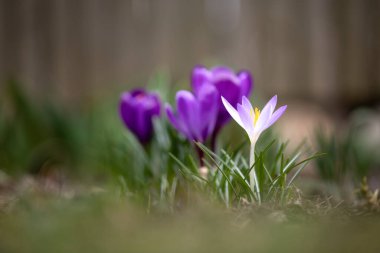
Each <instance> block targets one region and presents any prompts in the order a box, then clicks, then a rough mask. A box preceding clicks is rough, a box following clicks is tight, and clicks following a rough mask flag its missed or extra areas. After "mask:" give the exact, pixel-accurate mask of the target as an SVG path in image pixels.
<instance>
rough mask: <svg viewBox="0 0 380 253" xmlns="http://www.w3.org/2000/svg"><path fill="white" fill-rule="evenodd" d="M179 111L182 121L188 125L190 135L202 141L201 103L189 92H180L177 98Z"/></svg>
mask: <svg viewBox="0 0 380 253" xmlns="http://www.w3.org/2000/svg"><path fill="white" fill-rule="evenodd" d="M176 101H177V110H178V115H179V119H180V121H182V122H183V123H184V125H186V127H187V129H188V130H189V133H191V134H192V137H193V138H194V139H196V140H200V139H201V129H200V126H201V123H200V117H199V112H200V108H199V103H198V101H197V100H196V99H195V97H194V95H193V94H192V93H191V92H189V91H179V92H177V96H176Z"/></svg>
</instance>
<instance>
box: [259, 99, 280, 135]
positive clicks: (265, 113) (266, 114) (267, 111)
mask: <svg viewBox="0 0 380 253" xmlns="http://www.w3.org/2000/svg"><path fill="white" fill-rule="evenodd" d="M276 102H277V97H276V96H274V97H272V98H271V99H270V100H269V102H268V103H267V104H266V105H265V106H264V108H263V110H262V111H261V113H260V116H259V119H258V120H257V122H256V125H255V132H257V133H258V134H260V133H261V132H262V131H264V130H265V129H266V128H267V127H266V126H267V125H268V121H269V119H270V117H271V115H272V112H273V110H274V108H273V105H274V106H275V105H276V104H275V103H276Z"/></svg>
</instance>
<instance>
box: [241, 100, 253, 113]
mask: <svg viewBox="0 0 380 253" xmlns="http://www.w3.org/2000/svg"><path fill="white" fill-rule="evenodd" d="M242 104H243V107H244V108H245V109H246V110H247V111H248V112H250V111H251V110H252V111H253V107H252V104H251V102H249V100H248V98H247V97H246V96H243V99H242Z"/></svg>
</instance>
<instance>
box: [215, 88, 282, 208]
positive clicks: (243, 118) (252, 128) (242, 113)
mask: <svg viewBox="0 0 380 253" xmlns="http://www.w3.org/2000/svg"><path fill="white" fill-rule="evenodd" d="M222 102H223V105H224V107H225V108H226V110H227V111H228V113H229V114H230V115H231V116H232V118H233V119H234V120H235V121H236V122H237V123H238V124H239V125H240V126H241V127H242V128H243V129H244V130H245V131H246V132H247V134H248V137H249V140H250V142H251V150H250V162H249V165H250V168H252V166H253V165H254V163H255V145H256V142H257V140H258V139H259V137H260V135H261V133H262V132H263V131H264V130H265V129H267V128H269V127H270V126H271V125H273V123H275V122H276V121H277V120H278V119H279V118H280V117H281V115H282V114H283V113H284V112H285V110H286V107H287V106H286V105H284V106H281V107H280V108H278V109H277V110H276V111H275V110H274V109H275V108H276V104H277V95H275V96H273V97H272V98H271V99H270V100H269V102H268V103H267V104H266V105H265V106H264V108H263V109H262V110H261V112H260V110H259V109H258V108H257V107H255V109H253V107H252V104H251V103H250V102H249V100H248V99H247V98H246V97H245V96H243V99H242V103H241V104H237V110H236V109H235V108H234V107H233V106H232V105H231V104H230V103H229V102H228V101H227V100H226V99H225V98H224V97H222ZM250 184H251V188H252V190H254V189H256V192H257V194H258V197H259V198H260V191H259V186H258V182H257V177H256V172H255V169H254V168H252V169H251V172H250ZM259 201H260V199H259Z"/></svg>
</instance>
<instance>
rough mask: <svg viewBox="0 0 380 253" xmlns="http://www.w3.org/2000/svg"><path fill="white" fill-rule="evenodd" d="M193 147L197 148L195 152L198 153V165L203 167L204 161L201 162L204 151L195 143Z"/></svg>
mask: <svg viewBox="0 0 380 253" xmlns="http://www.w3.org/2000/svg"><path fill="white" fill-rule="evenodd" d="M195 149H196V150H197V153H198V158H199V165H200V167H203V166H204V162H203V157H204V152H203V150H202V149H201V148H200V147H198V146H197V145H195Z"/></svg>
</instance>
